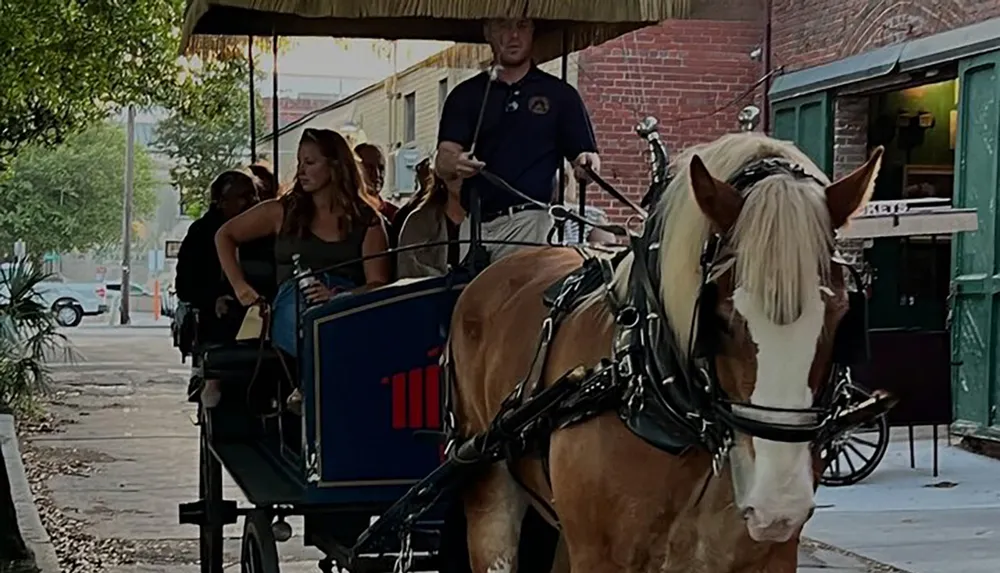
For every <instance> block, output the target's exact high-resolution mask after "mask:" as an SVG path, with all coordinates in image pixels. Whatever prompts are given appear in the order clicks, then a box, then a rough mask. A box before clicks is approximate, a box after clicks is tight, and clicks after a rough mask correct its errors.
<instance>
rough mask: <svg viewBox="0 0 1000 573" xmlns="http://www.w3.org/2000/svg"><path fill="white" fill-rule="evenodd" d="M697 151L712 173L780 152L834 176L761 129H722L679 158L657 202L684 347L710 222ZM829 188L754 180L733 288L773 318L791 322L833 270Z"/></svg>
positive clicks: (739, 230)
mask: <svg viewBox="0 0 1000 573" xmlns="http://www.w3.org/2000/svg"><path fill="white" fill-rule="evenodd" d="M695 154H697V155H698V156H699V157H700V158H701V159H702V161H703V162H704V164H705V166H706V167H707V168H708V171H709V173H711V174H712V176H714V177H715V178H716V179H719V180H722V181H726V180H728V179H729V178H731V177H732V176H733V175H735V174H736V173H737V172H738V171H739V170H740V169H741V168H743V167H744V166H745V165H747V164H748V163H750V162H752V161H754V160H757V159H762V158H765V157H782V158H785V159H788V160H790V161H791V162H792V163H794V164H797V165H799V166H800V167H802V168H803V169H804V170H805V171H806V172H807V173H809V174H811V175H813V176H814V177H816V178H817V179H819V180H820V181H823V182H824V185H826V184H829V179H828V178H827V177H826V175H825V174H824V173H823V172H822V171H821V170H820V169H819V168H818V167H816V165H815V164H814V163H813V162H812V161H811V160H810V159H809V158H808V157H807V156H806V155H805V154H804V153H802V152H801V151H799V150H798V149H797V148H796V147H795V146H794V145H793V144H792V143H790V142H786V141H780V140H776V139H772V138H770V137H767V136H765V135H762V134H759V133H735V134H729V135H724V136H722V137H720V138H719V139H717V140H715V141H712V142H710V143H705V144H701V145H697V146H694V147H690V148H688V149H686V150H684V151H683V152H682V153H681V154H680V155H678V156H677V158H676V159H675V161H674V162H673V165H672V166H671V169H672V171H673V173H675V174H676V175H675V178H674V180H673V181H672V182H671V183H670V185H669V186H668V187H667V189H666V191H665V192H664V194H663V197H661V198H660V201H659V203H658V204H657V206H656V207H655V209H656V210H657V212H658V213H657V214H658V216H659V217H660V218H661V220H662V221H663V225H662V232H661V235H660V248H659V252H660V272H661V280H660V297H661V300H662V302H663V306H664V310H665V311H666V313H667V318H668V320H669V321H670V324H671V325H672V327H673V331H674V333H675V337H676V341H677V343H678V345H679V347H680V348H687V347H688V343H689V340H688V336H689V333H691V332H692V330H691V327H692V324H691V321H692V318H693V313H694V304H695V301H696V299H697V297H698V290H699V288H700V286H701V268H700V258H701V253H702V248H703V247H704V244H705V241H706V240H707V239H708V237H709V234H710V232H711V229H712V224H711V222H710V221H709V220H708V218H706V217H705V215H704V214H703V213H702V211H701V209H700V208H699V207H698V203H697V202H696V201H695V199H694V195H693V194H692V191H691V183H690V173H689V169H688V167H689V165H690V163H691V158H692V157H693V156H694V155H695ZM823 191H824V190H823V188H822V187H821V186H819V185H817V184H816V183H815V182H814V181H811V180H808V179H795V178H793V177H791V176H788V175H775V176H771V177H768V178H766V179H764V180H763V181H761V182H759V183H758V184H756V185H755V186H754V190H753V193H751V194H750V195H749V196H748V197H747V199H746V202H745V203H744V206H743V210H742V211H741V213H740V217H739V219H738V220H737V222H736V225H735V226H734V228H733V229H732V241H733V243H732V244H733V245H734V247H735V248H736V253H737V258H736V264H735V267H734V272H735V276H734V278H735V281H736V282H735V287H743V288H744V289H745V290H746V291H747V292H748V293H749V294H750V296H752V297H753V298H754V299H756V301H757V302H758V303H759V305H760V307H759V308H761V309H762V310H763V311H764V312H765V314H766V315H767V316H768V318H769V319H770V320H772V321H773V322H775V323H776V324H787V323H789V322H792V321H794V320H795V319H796V318H798V316H799V314H800V312H801V309H802V306H803V303H804V302H805V301H806V300H807V299H808V297H812V296H816V293H817V292H818V289H819V286H820V284H821V282H820V281H821V280H823V279H824V278H825V275H826V274H827V273H828V271H829V257H828V256H827V253H828V252H829V251H830V248H831V245H832V241H833V233H832V231H831V230H830V228H831V224H830V215H829V212H828V211H827V207H826V198H825V194H824V192H823ZM630 270H631V257H630V258H629V259H627V260H626V264H622V265H621V267H620V268H619V270H618V273H617V276H616V290H617V291H618V292H619V293H621V294H624V292H625V291H626V289H627V288H628V275H629V271H630Z"/></svg>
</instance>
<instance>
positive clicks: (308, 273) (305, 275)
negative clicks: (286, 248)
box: [292, 253, 319, 295]
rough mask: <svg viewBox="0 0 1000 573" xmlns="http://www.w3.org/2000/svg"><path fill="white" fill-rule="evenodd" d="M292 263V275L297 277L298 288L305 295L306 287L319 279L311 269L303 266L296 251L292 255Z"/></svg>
mask: <svg viewBox="0 0 1000 573" xmlns="http://www.w3.org/2000/svg"><path fill="white" fill-rule="evenodd" d="M292 263H294V265H295V266H294V268H293V269H292V276H294V277H296V278H297V279H298V285H299V290H301V291H302V294H303V295H305V292H306V289H307V288H309V287H310V286H311V285H314V284H316V283H317V282H319V279H317V278H316V276H315V275H313V274H312V270H311V269H309V268H308V267H303V266H302V262H301V258H300V257H299V254H298V253H295V254H294V255H292Z"/></svg>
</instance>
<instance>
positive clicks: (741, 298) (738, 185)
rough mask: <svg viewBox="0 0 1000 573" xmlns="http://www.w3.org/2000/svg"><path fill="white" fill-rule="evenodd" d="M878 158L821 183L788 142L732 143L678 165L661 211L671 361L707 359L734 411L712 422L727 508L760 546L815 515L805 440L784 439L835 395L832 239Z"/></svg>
mask: <svg viewBox="0 0 1000 573" xmlns="http://www.w3.org/2000/svg"><path fill="white" fill-rule="evenodd" d="M881 155H882V150H881V148H879V149H877V150H876V151H875V153H874V154H873V155H872V157H871V159H870V160H869V161H868V162H867V163H866V164H864V165H863V166H861V167H860V168H859V169H858V170H857V171H855V172H854V173H852V174H850V175H848V176H846V177H844V178H843V179H840V180H838V181H836V182H833V183H830V181H829V180H828V179H827V178H826V176H825V175H824V174H823V172H822V170H820V169H819V168H817V167H816V165H815V164H814V163H813V162H812V161H810V160H809V158H808V157H806V156H805V154H803V153H802V152H800V151H799V150H798V149H796V148H795V147H794V146H792V145H791V144H789V143H787V142H782V141H778V140H774V139H771V138H768V137H765V136H762V135H759V134H734V135H729V136H725V137H723V138H721V139H719V140H717V141H715V142H713V143H710V144H707V145H704V146H700V147H698V148H694V149H692V150H689V152H688V153H686V154H684V155H682V156H681V157H680V158H679V160H678V163H679V166H680V168H682V169H683V168H686V169H687V174H686V175H684V176H682V177H677V180H675V181H674V182H673V183H672V184H671V186H672V187H674V189H672V190H670V191H673V192H672V193H671V192H670V191H668V193H667V194H666V196H665V197H664V199H663V201H662V205H661V208H662V209H664V212H663V213H662V214H663V216H664V225H663V231H662V235H661V249H660V250H661V253H660V256H661V265H660V268H661V269H662V277H661V297H662V301H663V303H664V308H665V310H666V312H667V314H668V317H669V318H670V320H671V323H672V324H673V326H674V330H675V333H676V334H675V337H676V338H677V342H678V344H679V347H680V348H682V349H685V350H686V349H688V348H692V349H694V350H695V352H696V354H697V355H699V356H701V357H703V358H704V362H703V364H705V365H706V366H707V368H706V370H708V371H709V374H708V376H709V378H710V379H711V380H712V382H713V383H715V384H717V385H718V386H719V388H720V389H721V391H722V392H723V393H724V394H725V395H726V396H725V400H728V401H729V402H731V406H727V407H725V408H722V409H721V410H724V412H723V413H721V414H720V415H719V418H718V421H720V422H722V423H726V424H728V425H729V426H731V427H732V429H733V430H734V431H735V434H736V440H735V442H736V443H735V444H734V446H733V448H732V450H731V452H730V462H731V473H732V479H733V487H734V494H735V502H736V505H737V507H738V508H739V510H740V511H741V512H742V513H743V515H744V517H745V519H746V525H747V529H748V532H749V534H750V536H751V537H752V538H753V539H755V540H757V541H785V540H787V539H789V538H790V537H791V536H792V535H794V534H795V533H796V532H797V531H798V530H799V528H800V527H801V526H802V525H803V524H804V523H805V522H806V520H807V519H808V518H809V516H810V515H811V514H812V512H813V508H814V493H815V483H816V482H815V478H816V476H815V474H814V471H815V470H814V462H813V456H812V452H811V449H810V443H809V441H808V440H809V439H810V438H802V437H801V434H800V435H799V437H789V435H785V434H781V432H783V431H786V430H787V429H788V428H804V427H809V426H811V425H812V426H815V425H816V424H818V423H820V419H821V418H822V417H823V416H824V415H825V412H821V411H817V410H816V409H814V408H813V407H814V405H816V403H817V401H818V398H819V397H820V396H821V395H822V393H823V390H824V389H825V387H826V386H828V385H829V384H831V383H832V382H831V380H832V378H833V377H834V372H835V370H834V366H835V363H836V362H837V361H836V359H835V356H834V334H835V333H836V331H837V328H838V326H839V325H840V323H841V321H842V319H843V318H844V316H845V314H846V313H847V311H848V308H849V306H850V305H849V303H848V280H847V278H848V277H847V276H846V274H847V273H846V271H845V270H844V269H843V268H842V267H841V266H840V265H839V264H835V262H834V261H833V255H834V230H835V229H838V228H840V227H842V226H843V225H844V224H845V223H846V222H847V221H848V219H849V218H850V217H851V215H852V214H854V213H855V212H857V211H858V210H859V209H860V208H861V207H862V206H863V205H864V203H865V202H866V201H867V200H868V198H869V197H870V196H871V192H872V188H873V187H874V181H875V176H876V174H877V172H878V169H879V166H880V163H881ZM692 199H693V200H692ZM713 235H716V236H718V237H719V238H720V241H719V243H718V245H717V247H716V248H715V252H714V253H710V254H711V255H713V257H714V258H713V261H714V262H713V263H712V264H709V265H708V266H707V267H703V266H702V264H701V259H702V258H703V257H704V254H705V253H704V247H703V245H704V244H705V242H706V240H707V239H708V238H709V237H712V236H713ZM702 268H707V269H708V272H707V275H708V276H707V277H706V276H703V274H705V273H703V272H702ZM695 301H698V305H697V310H696V308H695ZM692 323H694V326H695V328H693V329H692V328H691V327H692ZM689 332H691V333H695V334H694V338H693V339H691V336H690V335H689V334H687V333H689ZM713 370H714V371H713ZM787 431H788V432H789V434H792V433H794V430H787Z"/></svg>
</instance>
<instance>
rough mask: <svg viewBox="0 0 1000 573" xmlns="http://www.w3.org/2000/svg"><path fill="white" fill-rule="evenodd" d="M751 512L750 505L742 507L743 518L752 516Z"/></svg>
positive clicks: (752, 510)
mask: <svg viewBox="0 0 1000 573" xmlns="http://www.w3.org/2000/svg"><path fill="white" fill-rule="evenodd" d="M753 513H754V509H753V507H752V506H748V507H746V508H744V509H743V519H750V516H752V515H753Z"/></svg>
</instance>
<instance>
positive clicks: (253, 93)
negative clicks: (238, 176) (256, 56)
mask: <svg viewBox="0 0 1000 573" xmlns="http://www.w3.org/2000/svg"><path fill="white" fill-rule="evenodd" d="M247 61H248V62H249V63H250V66H249V68H250V69H249V72H250V77H249V78H248V81H249V84H250V163H257V90H256V88H255V86H254V65H253V36H247Z"/></svg>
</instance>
